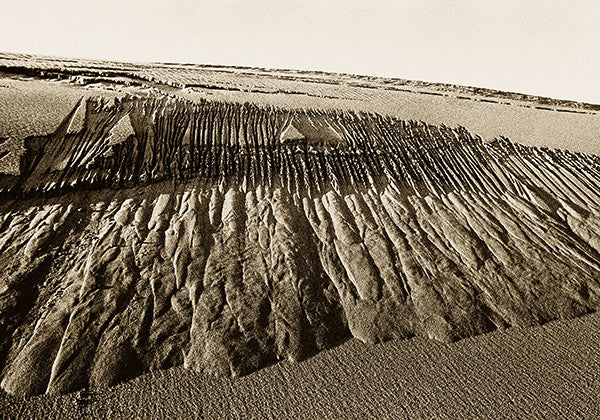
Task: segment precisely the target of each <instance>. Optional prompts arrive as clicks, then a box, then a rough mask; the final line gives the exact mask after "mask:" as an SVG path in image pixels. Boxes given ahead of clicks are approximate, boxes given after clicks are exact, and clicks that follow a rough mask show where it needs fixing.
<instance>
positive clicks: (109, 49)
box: [0, 0, 600, 104]
mask: <svg viewBox="0 0 600 420" xmlns="http://www.w3.org/2000/svg"><path fill="white" fill-rule="evenodd" d="M0 51H7V52H23V53H33V54H47V55H58V56H65V57H81V58H100V59H114V60H123V61H168V62H183V63H199V64H224V65H244V66H258V67H269V68H288V69H307V70H323V71H335V72H343V73H354V74H363V75H374V76H385V77H398V78H406V79H416V80H424V81H430V82H444V83H455V84H462V85H469V86H480V87H488V88H494V89H499V90H508V91H516V92H522V93H530V94H535V95H541V96H550V97H555V98H561V99H573V100H579V101H585V102H592V103H597V104H600V80H599V77H598V76H599V73H600V52H599V51H600V1H598V0H571V1H553V0H522V1H516V0H514V1H506V0H505V1H500V0H493V1H487V0H473V1H466V0H463V1H459V0H455V1H441V0H439V1H417V0H411V1H409V0H405V1H386V0H371V1H363V0H361V1H355V0H339V1H338V0H336V1H327V0H307V1H257V0H256V1H250V0H219V1H190V0H175V1H174V0H169V1H166V0H164V1H161V0H129V1H127V0H110V1H98V0H96V1H88V0H65V1H52V0H35V1H33V0H29V1H24V0H0Z"/></svg>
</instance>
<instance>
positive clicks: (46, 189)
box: [0, 97, 600, 395]
mask: <svg viewBox="0 0 600 420" xmlns="http://www.w3.org/2000/svg"><path fill="white" fill-rule="evenodd" d="M26 148H27V151H26V153H25V155H24V156H23V157H22V159H21V173H20V175H18V176H13V175H4V176H1V177H0V188H1V192H0V194H1V195H2V199H1V200H0V266H2V267H4V268H5V269H4V270H3V271H2V272H1V273H0V321H1V322H0V364H1V366H2V381H1V385H2V388H3V389H5V390H6V391H8V392H9V393H11V394H19V395H29V394H36V393H44V392H51V393H58V392H68V391H73V390H77V389H80V388H82V387H87V386H91V387H98V386H104V385H108V384H113V383H115V382H118V381H120V380H122V379H124V378H128V377H132V376H135V375H138V374H140V373H141V372H143V371H145V370H148V369H162V368H166V367H170V366H175V365H181V364H183V365H185V366H187V367H190V368H193V369H196V370H204V371H210V372H215V373H219V374H233V375H237V374H244V373H248V372H251V371H253V370H256V369H259V368H261V367H264V366H267V365H269V364H271V363H274V362H276V361H277V360H279V359H282V358H287V359H290V360H301V359H303V358H305V357H307V356H309V355H311V354H314V353H315V352H317V351H319V350H321V349H324V348H328V347H331V346H333V345H335V344H336V343H338V342H339V341H340V340H343V339H345V338H347V337H349V336H354V337H357V338H359V339H361V340H363V341H367V342H377V341H381V340H387V339H391V338H405V337H411V336H414V335H419V336H425V337H430V338H434V339H438V340H443V341H452V340H457V339H460V338H463V337H468V336H472V335H475V334H479V333H483V332H488V331H491V330H493V329H496V328H505V327H509V326H527V325H537V324H541V323H544V322H546V321H548V320H551V319H558V318H570V317H575V316H579V315H582V314H584V313H588V312H590V311H594V310H597V309H598V308H599V307H600V300H599V297H600V288H599V287H600V207H599V205H598V203H600V188H599V187H598V186H599V185H600V170H599V169H600V160H599V158H597V157H595V156H591V155H584V154H576V153H570V152H561V151H555V150H549V149H540V148H532V147H525V146H520V145H517V144H513V143H511V142H510V141H509V140H507V139H498V140H496V141H494V142H491V143H487V142H484V141H482V140H481V139H480V138H478V137H476V136H473V135H471V134H470V133H469V132H467V131H466V130H465V129H462V128H449V127H445V126H441V127H436V126H431V125H427V124H424V123H420V122H406V121H399V120H397V119H394V118H389V117H383V116H380V115H376V114H366V113H352V112H341V111H340V112H337V111H315V110H307V111H304V112H300V111H294V112H290V111H286V110H282V109H277V108H272V107H259V106H255V105H249V104H245V105H236V104H224V103H213V102H205V103H200V104H192V103H187V102H184V101H175V100H165V99H151V100H148V99H139V98H133V97H129V98H125V99H122V100H116V101H115V102H111V103H108V102H106V101H101V100H85V101H81V102H80V103H79V104H77V106H76V107H75V108H74V109H73V111H72V112H71V113H70V114H69V115H68V116H67V117H66V118H65V120H64V121H63V123H62V124H61V125H60V127H59V128H58V129H57V130H56V132H54V133H52V134H51V135H48V136H43V137H36V138H30V139H29V140H28V141H27V142H26Z"/></svg>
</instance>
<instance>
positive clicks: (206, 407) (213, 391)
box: [0, 314, 600, 419]
mask: <svg viewBox="0 0 600 420" xmlns="http://www.w3.org/2000/svg"><path fill="white" fill-rule="evenodd" d="M599 331H600V314H592V315H587V316H584V317H582V318H578V319H573V320H568V321H554V322H551V323H548V324H546V325H544V326H541V327H532V328H524V329H518V328H513V329H508V330H503V331H496V332H493V333H490V334H486V335H481V336H477V337H474V338H469V339H465V340H462V341H459V342H457V343H452V344H442V343H439V342H436V341H432V340H425V339H411V340H396V341H391V342H387V343H383V344H377V345H367V344H363V343H360V342H358V341H357V340H350V341H347V342H345V343H343V344H341V345H340V346H338V347H335V348H332V349H330V350H327V351H324V352H321V353H319V354H317V355H316V356H314V357H313V358H311V359H309V360H306V361H303V362H301V363H290V362H287V361H286V362H282V363H279V364H277V365H274V366H271V367H268V368H265V369H263V370H260V371H258V372H255V373H253V374H250V375H247V376H244V377H241V378H237V379H228V378H215V377H212V376H207V375H202V374H198V373H194V372H192V371H189V370H186V369H185V368H182V367H177V368H172V369H168V370H165V371H160V372H153V373H148V374H145V375H143V376H141V377H138V378H136V379H134V380H131V381H129V382H126V383H123V384H121V385H117V386H114V387H111V388H108V389H105V390H103V391H98V392H96V393H90V394H89V396H86V395H85V394H82V395H79V394H78V393H72V394H68V395H62V396H49V395H41V396H36V397H31V398H28V399H19V398H16V397H10V396H7V395H6V394H2V395H1V396H0V406H3V407H5V410H4V412H3V413H4V415H5V418H22V419H31V418H57V419H58V418H129V419H133V418H206V419H217V418H244V419H246V418H256V419H261V418H278V419H286V418H437V419H454V418H497V419H498V418H529V419H542V418H597V417H598V416H600V406H599V405H598V403H597V402H598V401H599V400H600V377H599V376H598V372H599V371H600V356H599V355H598V354H599V351H600V332H599ZM78 395H79V397H80V398H79V399H78ZM78 401H79V402H78Z"/></svg>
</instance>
